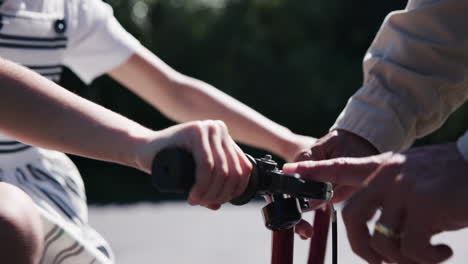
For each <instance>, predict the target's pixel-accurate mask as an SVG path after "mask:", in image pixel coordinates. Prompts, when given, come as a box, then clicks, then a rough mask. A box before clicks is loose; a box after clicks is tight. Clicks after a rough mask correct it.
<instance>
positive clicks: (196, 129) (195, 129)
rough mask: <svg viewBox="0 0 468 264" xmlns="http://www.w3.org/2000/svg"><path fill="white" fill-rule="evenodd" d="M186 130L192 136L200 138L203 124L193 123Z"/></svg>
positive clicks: (199, 122)
mask: <svg viewBox="0 0 468 264" xmlns="http://www.w3.org/2000/svg"><path fill="white" fill-rule="evenodd" d="M187 129H188V130H189V132H190V133H191V134H192V135H193V136H197V137H198V136H201V135H202V133H203V124H202V122H201V121H195V122H193V123H192V124H190V125H189V126H188V127H187Z"/></svg>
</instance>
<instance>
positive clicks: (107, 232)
mask: <svg viewBox="0 0 468 264" xmlns="http://www.w3.org/2000/svg"><path fill="white" fill-rule="evenodd" d="M262 206H263V204H261V203H254V204H249V205H245V206H242V207H234V206H231V205H227V206H224V207H223V208H222V209H221V210H219V211H216V212H212V211H209V210H207V209H204V208H201V207H191V206H189V205H187V204H185V203H161V204H137V205H132V206H105V207H94V206H93V207H91V208H90V216H89V217H90V222H91V224H92V225H93V226H94V227H95V228H96V229H97V230H98V231H99V232H100V233H101V234H103V235H104V236H105V237H106V238H107V240H108V241H109V243H110V244H111V246H112V247H113V250H114V253H115V255H116V258H117V263H119V264H136V263H138V264H146V263H164V264H172V263H175V264H185V263H203V264H218V263H223V264H240V263H242V264H261V263H265V264H268V263H270V254H271V248H270V247H271V234H270V232H269V231H268V230H266V228H265V227H264V226H263V220H262V217H261V213H260V210H261V207H262ZM311 216H312V214H311ZM311 216H307V218H311ZM339 220H340V221H339V223H340V225H339V227H338V230H339V261H338V263H346V264H350V263H351V264H354V263H365V262H364V261H362V260H361V259H359V258H358V257H356V256H355V255H354V254H352V251H351V249H350V246H349V244H348V242H347V239H346V233H345V229H344V226H343V223H342V221H341V219H339ZM440 241H443V242H444V243H448V244H449V245H451V246H452V247H453V249H454V252H455V254H454V257H453V258H452V259H450V260H449V261H447V262H446V263H456V264H458V263H460V264H461V263H467V262H468V261H467V260H468V243H467V242H468V230H463V231H459V232H452V233H444V234H442V235H440V236H438V237H436V238H435V241H434V242H440ZM307 251H308V244H307V242H304V241H302V240H300V239H299V238H296V240H295V261H294V263H295V264H305V263H306V259H307V254H308V252H307ZM328 253H330V239H329V248H328ZM327 255H328V257H327V260H326V263H331V259H330V254H327Z"/></svg>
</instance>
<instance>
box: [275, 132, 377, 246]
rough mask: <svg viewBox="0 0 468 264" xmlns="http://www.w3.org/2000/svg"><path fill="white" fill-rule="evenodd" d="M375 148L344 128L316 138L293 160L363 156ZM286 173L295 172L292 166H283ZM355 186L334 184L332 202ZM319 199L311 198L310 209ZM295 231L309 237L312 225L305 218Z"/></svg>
mask: <svg viewBox="0 0 468 264" xmlns="http://www.w3.org/2000/svg"><path fill="white" fill-rule="evenodd" d="M377 153H378V151H377V149H376V148H375V147H374V146H373V145H372V144H371V143H369V142H368V141H367V140H365V139H364V138H362V137H360V136H358V135H356V134H353V133H351V132H348V131H346V130H340V129H338V130H333V131H331V132H330V133H328V134H326V135H325V136H324V137H322V138H320V139H318V140H317V141H316V143H315V144H314V145H313V146H312V148H311V149H306V150H304V151H302V152H300V153H298V155H297V156H296V157H295V159H294V160H295V161H305V160H326V159H332V158H338V157H363V156H370V155H374V154H377ZM283 170H284V171H285V172H286V173H295V172H296V171H295V170H294V166H291V165H286V166H285V167H283ZM355 191H356V187H354V186H347V185H343V186H341V185H339V184H337V185H335V186H334V195H333V202H339V201H342V200H345V199H347V198H349V197H350V196H351V195H352V194H353V192H355ZM322 204H323V202H321V201H317V200H311V201H310V203H309V205H310V208H311V210H312V209H316V208H318V207H320V206H321V205H322ZM295 232H296V233H297V234H299V235H300V236H301V238H302V239H307V238H310V237H311V236H312V234H313V228H312V226H311V225H310V224H309V223H308V222H306V221H305V220H301V222H299V224H297V225H296V228H295Z"/></svg>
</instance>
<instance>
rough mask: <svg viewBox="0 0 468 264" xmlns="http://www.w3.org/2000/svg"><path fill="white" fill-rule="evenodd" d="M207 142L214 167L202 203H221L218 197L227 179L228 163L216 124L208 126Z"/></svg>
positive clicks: (220, 133)
mask: <svg viewBox="0 0 468 264" xmlns="http://www.w3.org/2000/svg"><path fill="white" fill-rule="evenodd" d="M208 130H209V132H208V134H209V142H210V147H211V151H212V153H213V160H214V168H213V170H212V175H211V178H212V179H211V184H210V186H209V187H208V189H207V190H206V192H205V195H204V196H202V197H201V198H200V199H201V202H202V203H205V204H206V203H223V202H225V201H221V200H220V199H219V195H220V194H221V193H222V190H223V188H224V185H225V184H226V181H227V180H228V179H229V165H228V162H227V157H226V154H225V153H224V146H223V142H222V137H223V135H222V132H221V131H220V128H219V127H218V126H217V125H213V126H210V127H208Z"/></svg>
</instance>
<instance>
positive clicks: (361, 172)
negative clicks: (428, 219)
mask: <svg viewBox="0 0 468 264" xmlns="http://www.w3.org/2000/svg"><path fill="white" fill-rule="evenodd" d="M390 156H391V153H384V154H381V155H376V156H370V157H364V158H336V159H330V160H321V161H311V160H309V161H301V162H295V163H286V164H285V165H284V166H283V171H284V172H286V173H298V174H300V175H301V177H302V178H304V179H309V180H315V181H322V182H331V183H335V184H344V185H352V186H360V185H363V184H364V182H365V181H366V179H367V178H368V177H369V175H370V174H372V172H374V171H375V170H376V169H377V168H378V167H379V166H380V165H381V164H382V163H384V162H385V161H386V160H387V159H388V158H389V157H390Z"/></svg>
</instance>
